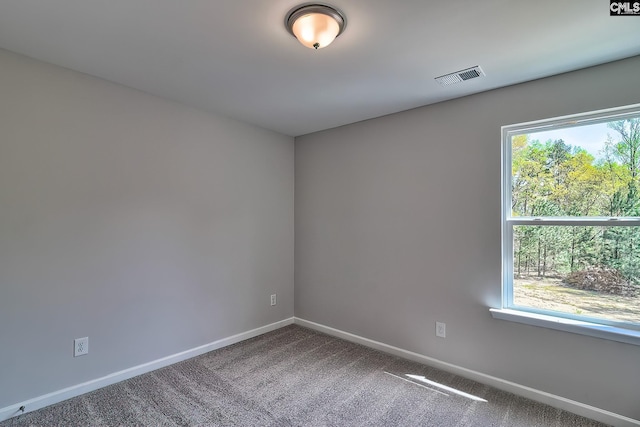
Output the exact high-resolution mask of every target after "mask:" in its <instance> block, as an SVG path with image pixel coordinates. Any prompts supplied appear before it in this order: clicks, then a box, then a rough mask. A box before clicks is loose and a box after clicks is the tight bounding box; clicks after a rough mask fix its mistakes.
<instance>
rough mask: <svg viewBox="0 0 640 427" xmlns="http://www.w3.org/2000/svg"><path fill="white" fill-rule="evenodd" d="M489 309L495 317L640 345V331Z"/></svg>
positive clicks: (515, 311)
mask: <svg viewBox="0 0 640 427" xmlns="http://www.w3.org/2000/svg"><path fill="white" fill-rule="evenodd" d="M489 311H491V315H492V316H493V317H494V319H501V320H508V321H511V322H517V323H524V324H525V325H532V326H539V327H542V328H549V329H556V330H558V331H565V332H571V333H574V334H580V335H587V336H590V337H596V338H602V339H605V340H611V341H618V342H623V343H626V344H633V345H640V331H635V330H631V329H623V328H617V327H615V326H607V325H599V324H597V323H590V322H585V321H582V320H572V319H565V318H562V317H554V316H549V315H546V314H537V313H529V312H526V311H519V310H513V309H506V308H504V309H499V308H492V309H490V310H489Z"/></svg>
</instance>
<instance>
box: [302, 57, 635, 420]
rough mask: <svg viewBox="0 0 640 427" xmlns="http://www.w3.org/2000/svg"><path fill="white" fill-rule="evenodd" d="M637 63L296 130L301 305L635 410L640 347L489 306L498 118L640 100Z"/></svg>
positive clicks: (492, 370)
mask: <svg viewBox="0 0 640 427" xmlns="http://www.w3.org/2000/svg"><path fill="white" fill-rule="evenodd" d="M639 70H640V57H636V58H632V59H629V60H625V61H621V62H617V63H611V64H608V65H604V66H600V67H596V68H591V69H586V70H582V71H578V72H574V73H569V74H565V75H560V76H556V77H552V78H548V79H543V80H539V81H535V82H530V83H527V84H522V85H518V86H512V87H509V88H504V89H499V90H494V91H491V92H485V93H482V94H478V95H475V96H470V97H467V98H462V99H457V100H453V101H449V102H444V103H441V104H437V105H433V106H427V107H423V108H419V109H415V110H411V111H406V112H403V113H398V114H394V115H391V116H386V117H382V118H378V119H374V120H370V121H366V122H361V123H357V124H353V125H349V126H345V127H341V128H337V129H333V130H329V131H325V132H320V133H316V134H311V135H306V136H303V137H299V138H296V202H295V208H296V228H295V236H296V237H295V241H296V265H295V277H296V280H295V283H296V284H295V313H296V316H297V317H301V318H303V319H306V320H310V321H314V322H318V323H321V324H324V325H327V326H330V327H334V328H338V329H340V330H344V331H347V332H351V333H354V334H357V335H360V336H363V337H366V338H370V339H373V340H377V341H381V342H384V343H386V344H390V345H393V346H397V347H400V348H403V349H406V350H410V351H413V352H417V353H420V354H424V355H427V356H430V357H434V358H437V359H440V360H442V361H445V362H449V363H453V364H455V365H459V366H462V367H465V368H469V369H472V370H476V371H479V372H482V373H485V374H489V375H493V376H496V377H499V378H503V379H506V380H509V381H513V382H516V383H519V384H523V385H525V386H529V387H533V388H536V389H539V390H543V391H546V392H549V393H553V394H556V395H560V396H564V397H566V398H569V399H573V400H576V401H579V402H583V403H586V404H589V405H594V406H596V407H600V408H604V409H607V410H609V411H613V412H616V413H619V414H622V415H626V416H628V417H632V418H636V419H640V406H639V405H638V396H639V395H640V347H637V346H632V345H628V344H622V343H617V342H610V341H605V340H600V339H596V338H591V337H586V336H581V335H575V334H570V333H565V332H560V331H554V330H548V329H543V328H537V327H532V326H526V325H522V324H516V323H511V322H506V321H501V320H495V319H493V318H492V317H491V315H490V314H489V307H498V306H499V305H500V271H501V270H500V269H501V266H500V259H501V258H500V145H501V141H500V127H501V126H502V125H507V124H512V123H519V122H524V121H531V120H537V119H543V118H548V117H554V116H560V115H566V114H572V113H578V112H583V111H589V110H595V109H601V108H608V107H614V106H619V105H625V104H633V103H637V102H640V98H638V95H639V94H640V92H639V91H638V85H637V77H638V71H639ZM486 71H487V72H491V70H486ZM443 90H446V89H443ZM436 320H438V321H443V322H446V323H447V338H446V339H441V338H436V337H435V334H434V322H435V321H436Z"/></svg>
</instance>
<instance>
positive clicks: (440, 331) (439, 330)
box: [436, 322, 447, 338]
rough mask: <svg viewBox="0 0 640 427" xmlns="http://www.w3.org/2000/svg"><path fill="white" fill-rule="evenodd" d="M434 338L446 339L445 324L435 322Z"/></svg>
mask: <svg viewBox="0 0 640 427" xmlns="http://www.w3.org/2000/svg"><path fill="white" fill-rule="evenodd" d="M436 336H437V337H440V338H446V337H447V324H446V323H443V322H436Z"/></svg>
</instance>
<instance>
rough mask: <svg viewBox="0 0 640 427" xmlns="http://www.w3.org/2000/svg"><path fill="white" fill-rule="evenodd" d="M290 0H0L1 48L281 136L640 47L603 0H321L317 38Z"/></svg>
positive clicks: (631, 24) (639, 27) (633, 21)
mask: <svg viewBox="0 0 640 427" xmlns="http://www.w3.org/2000/svg"><path fill="white" fill-rule="evenodd" d="M298 3H302V2H298V1H296V0H1V1H0V47H1V48H4V49H7V50H10V51H14V52H18V53H21V54H24V55H27V56H30V57H33V58H36V59H40V60H43V61H46V62H50V63H53V64H56V65H60V66H63V67H66V68H70V69H73V70H77V71H80V72H83V73H87V74H91V75H94V76H98V77H101V78H104V79H106V80H110V81H112V82H116V83H120V84H122V85H125V86H129V87H132V88H136V89H139V90H142V91H145V92H148V93H151V94H154V95H158V96H161V97H164V98H167V99H171V100H174V101H178V102H181V103H183V104H185V105H189V106H192V107H196V108H200V109H203V110H206V111H209V112H213V113H216V114H219V115H223V116H227V117H231V118H234V119H238V120H241V121H244V122H248V123H252V124H254V125H257V126H260V127H263V128H267V129H271V130H274V131H277V132H280V133H283V134H286V135H292V136H298V135H303V134H306V133H310V132H315V131H319V130H323V129H328V128H332V127H336V126H340V125H344V124H348V123H353V122H357V121H361V120H365V119H369V118H373V117H379V116H382V115H386V114H390V113H394V112H398V111H402V110H407V109H410V108H414V107H418V106H422V105H427V104H432V103H435V102H439V101H443V100H447V99H451V98H456V97H460V96H465V95H469V94H472V93H477V92H481V91H486V90H490V89H494V88H498V87H502V86H507V85H511V84H515V83H520V82H525V81H529V80H533V79H537V78H541V77H546V76H549V75H553V74H559V73H563V72H567V71H572V70H576V69H579V68H584V67H588V66H592V65H597V64H601V63H605V62H610V61H614V60H618V59H622V58H626V57H630V56H635V55H639V54H640V16H639V17H634V16H621V17H617V16H616V17H611V16H609V10H608V3H607V2H606V1H604V0H553V1H551V0H536V1H531V0H476V1H470V0H469V1H465V0H463V1H454V2H452V1H433V0H330V2H329V3H330V4H333V5H334V6H336V7H338V8H339V9H341V10H342V11H343V12H344V13H345V15H346V16H347V28H346V30H345V32H344V33H343V34H342V35H341V36H340V37H338V38H337V39H336V40H335V41H334V43H333V44H332V45H331V46H329V47H327V48H325V49H320V50H318V51H314V50H311V49H307V48H305V47H303V46H302V45H301V44H299V43H298V42H297V41H296V40H295V39H294V38H293V37H292V36H291V35H290V34H289V33H288V32H287V31H286V29H285V28H284V17H285V15H286V13H287V12H288V11H289V10H290V9H291V8H292V7H294V6H296V5H297V4H298ZM475 65H480V66H481V67H482V68H483V70H484V72H485V73H486V76H485V77H481V78H477V79H474V80H469V81H466V82H463V83H459V84H456V85H453V86H449V87H442V86H440V85H439V84H438V83H437V82H436V81H435V80H434V78H435V77H438V76H440V75H442V74H446V73H449V72H454V71H458V70H461V69H464V68H468V67H471V66H475ZM639 71H640V70H639ZM0 72H1V70H0ZM613 77H614V76H613Z"/></svg>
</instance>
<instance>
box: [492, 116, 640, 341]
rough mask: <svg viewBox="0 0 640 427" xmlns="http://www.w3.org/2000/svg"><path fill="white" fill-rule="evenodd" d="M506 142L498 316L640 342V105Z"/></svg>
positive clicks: (514, 133)
mask: <svg viewBox="0 0 640 427" xmlns="http://www.w3.org/2000/svg"><path fill="white" fill-rule="evenodd" d="M502 138H503V184H502V192H503V199H502V204H503V210H502V222H503V224H502V225H503V231H502V251H503V253H502V259H503V302H502V305H503V306H502V309H500V310H492V312H494V317H498V318H503V319H505V318H506V319H509V320H516V321H524V323H532V324H539V325H540V326H549V327H552V328H556V329H563V330H569V331H572V332H578V333H586V334H589V335H596V336H599V337H603V338H612V339H617V340H621V341H624V342H632V343H634V344H640V105H635V106H633V107H626V108H618V109H612V110H606V111H599V112H595V113H588V114H580V115H575V116H567V117H562V118H557V119H551V120H544V121H540V122H535V123H525V124H519V125H512V126H505V127H503V128H502ZM523 319H525V320H523ZM594 331H595V332H594ZM620 335H622V339H620Z"/></svg>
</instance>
